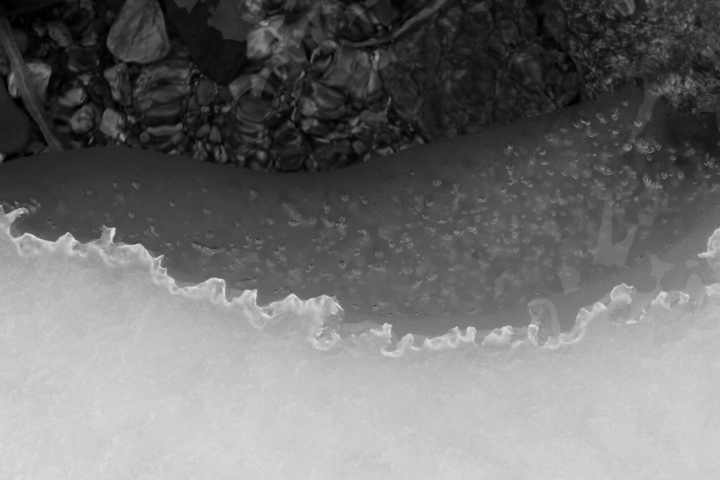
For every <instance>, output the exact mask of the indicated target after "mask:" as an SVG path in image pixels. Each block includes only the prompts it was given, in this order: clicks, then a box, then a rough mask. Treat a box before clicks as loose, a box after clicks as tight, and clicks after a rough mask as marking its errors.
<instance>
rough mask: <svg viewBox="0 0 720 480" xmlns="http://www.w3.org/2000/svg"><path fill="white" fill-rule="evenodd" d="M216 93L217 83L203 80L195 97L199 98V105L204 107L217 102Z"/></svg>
mask: <svg viewBox="0 0 720 480" xmlns="http://www.w3.org/2000/svg"><path fill="white" fill-rule="evenodd" d="M216 92H217V85H215V82H212V81H210V80H207V79H205V78H203V79H201V80H200V81H199V82H198V84H197V90H196V91H195V96H196V97H197V102H198V104H199V105H200V106H203V107H204V106H205V105H210V104H211V103H212V102H213V100H215V93H216Z"/></svg>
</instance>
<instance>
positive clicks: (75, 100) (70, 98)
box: [58, 86, 87, 107]
mask: <svg viewBox="0 0 720 480" xmlns="http://www.w3.org/2000/svg"><path fill="white" fill-rule="evenodd" d="M86 98H87V94H86V93H85V89H84V88H82V87H80V86H77V87H73V88H71V89H70V90H68V91H67V92H65V93H64V94H63V95H61V96H60V98H58V104H60V105H61V106H63V107H77V106H78V105H80V104H81V103H83V102H84V101H85V99H86Z"/></svg>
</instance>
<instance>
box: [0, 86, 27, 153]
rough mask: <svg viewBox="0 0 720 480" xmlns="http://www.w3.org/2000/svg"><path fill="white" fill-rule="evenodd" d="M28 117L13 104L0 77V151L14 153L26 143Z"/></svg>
mask: <svg viewBox="0 0 720 480" xmlns="http://www.w3.org/2000/svg"><path fill="white" fill-rule="evenodd" d="M29 138H30V119H29V118H28V116H27V115H26V114H25V112H23V111H22V110H21V109H20V107H18V106H17V105H15V102H13V100H12V98H10V95H8V92H7V90H6V89H5V82H4V81H3V80H2V78H0V153H15V152H18V151H20V150H22V149H23V148H24V147H25V145H27V142H28V139H29Z"/></svg>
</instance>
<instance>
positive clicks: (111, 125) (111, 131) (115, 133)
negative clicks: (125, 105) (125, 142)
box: [100, 108, 125, 139]
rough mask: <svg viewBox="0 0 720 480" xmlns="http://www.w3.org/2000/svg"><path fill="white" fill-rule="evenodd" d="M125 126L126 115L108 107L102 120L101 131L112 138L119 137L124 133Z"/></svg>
mask: <svg viewBox="0 0 720 480" xmlns="http://www.w3.org/2000/svg"><path fill="white" fill-rule="evenodd" d="M124 126H125V116H124V115H123V114H121V113H120V112H118V111H117V110H113V109H112V108H106V109H105V111H104V112H103V115H102V120H101V121H100V131H101V132H102V133H104V134H105V135H107V136H108V137H110V138H113V139H114V138H118V137H119V136H120V135H121V134H122V133H123V127H124Z"/></svg>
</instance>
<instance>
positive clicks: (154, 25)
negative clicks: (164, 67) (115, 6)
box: [107, 0, 170, 64]
mask: <svg viewBox="0 0 720 480" xmlns="http://www.w3.org/2000/svg"><path fill="white" fill-rule="evenodd" d="M107 47H108V50H110V52H112V54H113V55H115V56H116V57H117V58H119V59H120V60H122V61H124V62H137V63H141V64H148V63H152V62H155V61H158V60H161V59H163V58H164V57H165V56H166V55H167V54H168V53H169V52H170V41H169V40H168V35H167V31H166V30H165V19H164V18H163V14H162V11H161V10H160V5H159V4H158V2H157V0H127V1H126V2H125V5H123V8H122V9H121V10H120V14H119V15H118V17H117V19H116V20H115V23H113V26H112V28H111V29H110V33H109V34H108V38H107Z"/></svg>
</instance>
